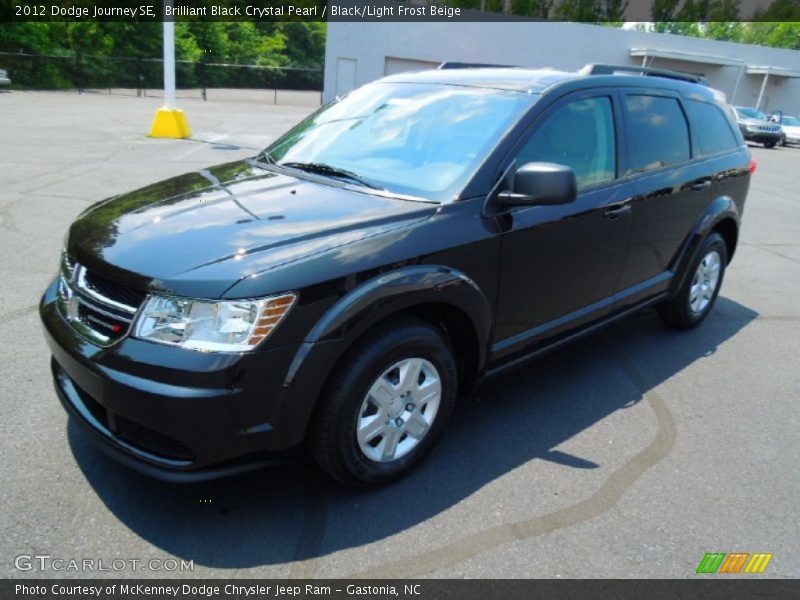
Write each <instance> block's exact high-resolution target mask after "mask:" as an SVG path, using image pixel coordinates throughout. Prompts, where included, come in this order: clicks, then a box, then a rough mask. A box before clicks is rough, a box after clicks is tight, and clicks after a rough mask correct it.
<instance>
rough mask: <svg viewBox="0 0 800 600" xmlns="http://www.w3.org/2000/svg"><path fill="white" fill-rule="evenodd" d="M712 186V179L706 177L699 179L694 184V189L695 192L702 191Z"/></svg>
mask: <svg viewBox="0 0 800 600" xmlns="http://www.w3.org/2000/svg"><path fill="white" fill-rule="evenodd" d="M710 187H711V180H710V179H705V180H703V181H698V182H696V183H693V184H692V189H693V190H694V191H695V192H702V191H703V190H707V189H708V188H710Z"/></svg>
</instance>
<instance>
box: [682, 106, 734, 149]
mask: <svg viewBox="0 0 800 600" xmlns="http://www.w3.org/2000/svg"><path fill="white" fill-rule="evenodd" d="M686 110H688V111H689V116H690V117H691V119H692V126H693V127H694V134H695V139H696V140H697V143H698V145H699V146H700V150H701V152H702V153H703V154H705V155H708V154H716V153H717V152H724V151H726V150H733V149H734V148H737V147H738V146H739V142H738V140H737V139H736V136H735V135H734V134H733V131H731V127H730V125H729V124H728V119H726V118H725V115H724V114H723V113H722V111H721V110H720V109H719V107H717V106H714V105H713V104H707V103H705V102H697V101H695V100H689V101H688V102H687V103H686Z"/></svg>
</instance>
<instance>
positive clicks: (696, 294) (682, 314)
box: [657, 232, 728, 329]
mask: <svg viewBox="0 0 800 600" xmlns="http://www.w3.org/2000/svg"><path fill="white" fill-rule="evenodd" d="M714 264H716V279H715V280H713V281H712V279H713V277H712V275H713V273H714V272H715V271H714ZM727 264H728V250H727V246H726V245H725V240H724V239H722V236H721V235H720V234H718V233H716V232H712V233H710V234H709V235H708V236H707V237H706V238H705V239H704V240H703V243H702V244H701V245H700V251H699V252H698V253H697V256H696V257H695V259H694V260H693V261H692V263H691V264H690V265H689V268H688V274H687V276H686V279H685V280H684V282H683V285H682V286H681V288H680V289H679V290H678V292H677V293H676V294H675V296H673V297H672V298H670V299H669V300H665V301H664V302H662V303H661V304H659V305H658V308H657V310H658V314H659V316H660V317H661V319H662V320H663V321H664V323H666V324H667V325H668V326H669V327H674V328H676V329H690V328H692V327H697V326H698V325H699V324H700V323H702V321H703V319H705V318H706V317H707V316H708V313H709V312H711V309H712V308H713V307H714V303H715V302H716V300H717V295H718V294H719V290H720V287H721V286H722V280H723V278H724V277H725V266H726V265H727ZM702 281H705V285H703V284H702ZM698 285H699V286H700V287H699V288H698V287H696V286H698Z"/></svg>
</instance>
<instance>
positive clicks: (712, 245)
mask: <svg viewBox="0 0 800 600" xmlns="http://www.w3.org/2000/svg"><path fill="white" fill-rule="evenodd" d="M711 250H716V251H717V253H718V254H719V258H720V267H719V278H718V279H717V286H716V288H715V289H714V294H713V295H712V296H711V300H710V301H709V302H708V305H706V307H705V308H704V309H703V310H702V312H699V313H696V312H695V311H693V310H692V307H691V304H690V303H689V296H690V294H691V293H692V281H693V280H694V274H695V273H696V272H697V268H698V267H699V266H700V263H701V262H702V261H703V259H704V258H705V256H706V255H707V254H708V253H709V252H710V251H711ZM727 264H728V249H727V246H726V245H725V240H724V239H722V236H721V235H719V234H718V233H712V234H710V235H709V236H708V237H706V239H705V240H703V244H702V245H701V246H700V250H699V251H698V253H697V257H696V258H695V260H694V261H692V264H691V266H690V267H689V272H688V273H687V274H686V280H685V281H684V284H683V289H682V290H681V293H680V295H679V298H680V302H681V304H682V305H683V308H684V311H685V313H686V317H687V321H689V322H690V323H693V324H695V323H700V321H702V320H703V319H705V318H706V317H707V316H708V313H710V312H711V309H712V308H714V305H715V304H716V302H717V296H718V295H719V291H720V289H721V288H722V280H723V279H724V277H725V267H726V265H727Z"/></svg>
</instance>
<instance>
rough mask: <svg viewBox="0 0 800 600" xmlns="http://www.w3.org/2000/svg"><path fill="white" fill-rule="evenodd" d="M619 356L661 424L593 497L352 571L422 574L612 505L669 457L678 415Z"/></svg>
mask: <svg viewBox="0 0 800 600" xmlns="http://www.w3.org/2000/svg"><path fill="white" fill-rule="evenodd" d="M616 358H617V360H618V362H619V363H620V366H621V367H622V370H623V371H624V373H625V374H626V375H627V377H628V379H629V380H630V381H631V382H632V383H633V385H634V386H635V387H636V388H637V389H638V390H639V393H640V394H641V395H642V399H643V400H644V401H645V402H646V403H647V405H648V406H650V408H651V410H652V411H653V413H654V414H655V417H656V421H657V423H658V429H657V431H656V435H655V437H654V438H653V441H652V442H650V444H649V445H648V446H647V447H646V448H644V449H643V450H642V451H640V452H639V453H638V454H637V455H636V456H635V457H633V458H632V459H631V460H630V461H629V462H627V463H626V464H625V465H623V466H622V467H620V468H619V469H618V470H616V471H615V472H614V473H612V474H611V475H610V476H609V478H608V479H607V480H606V481H605V483H604V484H603V485H602V486H601V487H600V488H599V489H598V490H597V491H596V492H595V493H594V494H592V495H591V496H590V497H589V498H587V499H586V500H583V501H582V502H579V503H577V504H574V505H572V506H569V507H567V508H564V509H561V510H558V511H555V512H552V513H550V514H548V515H544V516H541V517H535V518H532V519H528V520H525V521H518V522H516V523H504V524H502V525H498V526H496V527H492V528H490V529H487V530H484V531H479V532H477V533H474V534H471V535H468V536H466V537H463V538H461V539H459V540H456V541H454V542H452V543H450V544H447V545H445V546H441V547H439V548H435V549H433V550H428V551H426V552H421V553H419V554H416V555H414V556H409V557H406V558H402V559H400V560H397V561H394V562H389V563H385V564H383V565H379V566H377V567H374V568H372V569H367V570H365V571H361V572H358V573H354V574H352V575H350V576H349V577H353V578H387V579H388V578H404V577H418V576H421V575H425V574H428V573H431V572H433V571H436V570H438V569H442V568H444V567H448V566H451V565H455V564H458V563H460V562H463V561H465V560H468V559H470V558H472V557H474V556H476V555H477V554H479V553H481V552H485V551H487V550H491V549H492V548H495V547H497V546H500V545H502V544H507V543H509V542H514V541H518V540H527V539H530V538H534V537H537V536H540V535H543V534H546V533H550V532H553V531H557V530H559V529H563V528H565V527H569V526H571V525H576V524H578V523H582V522H584V521H589V520H591V519H594V518H596V517H598V516H600V515H602V514H603V513H605V512H607V511H608V510H610V509H611V508H612V507H613V506H614V505H615V504H616V503H617V502H618V501H619V500H620V498H621V497H622V495H623V494H624V493H625V491H626V490H627V489H628V488H630V487H631V486H632V485H633V484H634V483H635V482H636V481H637V480H638V479H639V478H640V477H641V476H642V475H643V474H644V473H646V472H647V471H648V470H649V469H650V468H651V467H652V466H654V465H655V464H657V463H658V462H660V461H661V460H662V459H663V458H664V457H666V456H667V455H668V454H669V453H670V452H671V451H672V448H673V447H674V445H675V439H676V437H677V432H676V427H675V420H674V418H673V417H672V413H671V412H670V411H669V408H667V405H666V404H665V403H664V401H663V399H662V398H661V396H660V395H659V394H658V392H656V391H655V390H653V389H652V386H649V385H648V384H647V381H646V380H645V378H644V376H643V375H642V374H641V373H640V371H639V370H638V369H637V368H636V367H635V366H634V365H633V364H632V363H631V362H630V361H629V360H628V359H627V358H625V357H624V356H622V355H620V354H619V353H616Z"/></svg>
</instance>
